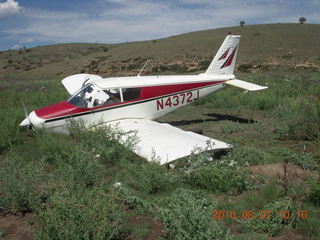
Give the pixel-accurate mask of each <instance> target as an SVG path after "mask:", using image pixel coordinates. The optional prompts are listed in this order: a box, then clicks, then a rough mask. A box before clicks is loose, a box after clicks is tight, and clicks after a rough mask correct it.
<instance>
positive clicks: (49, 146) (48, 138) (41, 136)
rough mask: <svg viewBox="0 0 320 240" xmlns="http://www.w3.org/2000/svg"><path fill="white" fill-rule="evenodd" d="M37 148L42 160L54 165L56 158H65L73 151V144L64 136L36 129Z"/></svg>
mask: <svg viewBox="0 0 320 240" xmlns="http://www.w3.org/2000/svg"><path fill="white" fill-rule="evenodd" d="M34 134H35V140H36V143H37V148H38V149H39V151H40V153H41V154H42V156H43V158H44V160H45V161H46V162H48V163H50V164H52V165H55V164H56V162H57V159H58V158H61V159H66V158H69V156H70V155H71V154H72V152H73V151H75V147H74V145H73V144H72V143H71V142H70V141H68V139H67V138H66V136H64V135H58V134H53V133H51V132H45V131H41V130H40V129H38V130H37V131H35V133H34Z"/></svg>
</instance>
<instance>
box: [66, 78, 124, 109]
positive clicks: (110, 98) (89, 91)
mask: <svg viewBox="0 0 320 240" xmlns="http://www.w3.org/2000/svg"><path fill="white" fill-rule="evenodd" d="M68 102H69V103H71V104H72V105H75V106H77V107H81V108H92V107H99V106H102V105H109V104H113V103H118V102H121V96H120V89H119V88H114V89H106V90H102V89H101V88H99V87H97V86H96V85H94V84H92V83H91V84H88V85H86V86H84V87H83V88H82V89H81V90H80V91H79V92H77V93H75V94H74V95H73V96H71V97H70V98H69V99H68Z"/></svg>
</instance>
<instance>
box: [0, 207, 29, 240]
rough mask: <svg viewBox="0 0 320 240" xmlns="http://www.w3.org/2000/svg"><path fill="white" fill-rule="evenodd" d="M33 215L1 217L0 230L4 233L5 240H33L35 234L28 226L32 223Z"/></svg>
mask: <svg viewBox="0 0 320 240" xmlns="http://www.w3.org/2000/svg"><path fill="white" fill-rule="evenodd" d="M32 219H33V215H32V214H31V213H27V214H24V215H22V216H16V215H6V216H4V215H0V229H1V230H2V231H4V240H32V239H34V238H33V232H32V229H31V226H30V225H29V224H28V222H29V221H32Z"/></svg>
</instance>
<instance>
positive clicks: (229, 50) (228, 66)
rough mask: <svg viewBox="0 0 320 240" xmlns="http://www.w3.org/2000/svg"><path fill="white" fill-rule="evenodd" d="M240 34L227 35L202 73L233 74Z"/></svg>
mask: <svg viewBox="0 0 320 240" xmlns="http://www.w3.org/2000/svg"><path fill="white" fill-rule="evenodd" d="M239 42H240V35H228V36H227V37H226V39H225V40H224V42H223V43H222V45H221V47H220V49H219V51H218V52H217V54H216V56H215V57H214V58H213V60H212V62H211V64H210V66H209V67H208V69H207V71H206V72H205V73H204V74H221V75H222V74H223V75H228V74H233V70H234V66H235V64H236V58H237V53H238V49H239Z"/></svg>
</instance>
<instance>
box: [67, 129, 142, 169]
mask: <svg viewBox="0 0 320 240" xmlns="http://www.w3.org/2000/svg"><path fill="white" fill-rule="evenodd" d="M70 132H71V135H72V136H74V137H75V138H76V139H78V140H79V141H80V142H81V147H82V148H84V149H87V151H91V152H93V153H94V154H95V155H96V156H98V157H99V159H100V161H101V162H102V163H105V164H108V163H109V164H114V163H116V162H121V161H122V160H130V159H132V158H133V157H134V154H133V153H132V150H133V149H134V147H135V145H136V141H137V140H136V138H135V137H132V136H129V135H128V134H127V133H124V132H121V131H120V130H118V129H117V128H111V127H107V126H99V127H96V128H95V129H91V130H86V129H84V128H83V127H82V125H81V123H80V125H78V124H75V123H73V124H72V127H71V129H70ZM119 142H121V144H120V143H119Z"/></svg>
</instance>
